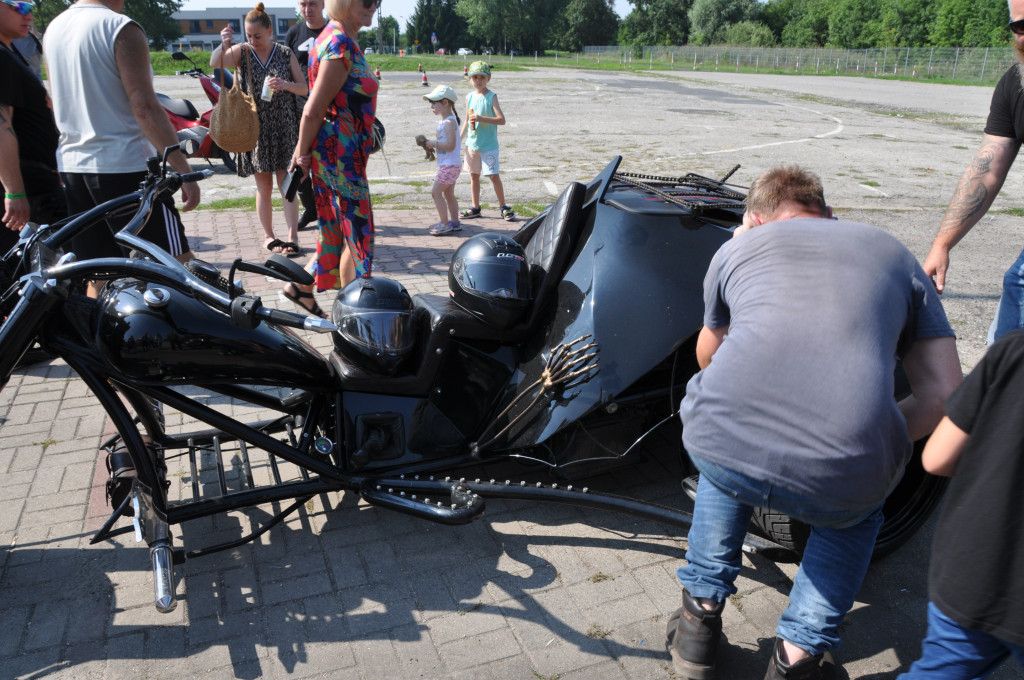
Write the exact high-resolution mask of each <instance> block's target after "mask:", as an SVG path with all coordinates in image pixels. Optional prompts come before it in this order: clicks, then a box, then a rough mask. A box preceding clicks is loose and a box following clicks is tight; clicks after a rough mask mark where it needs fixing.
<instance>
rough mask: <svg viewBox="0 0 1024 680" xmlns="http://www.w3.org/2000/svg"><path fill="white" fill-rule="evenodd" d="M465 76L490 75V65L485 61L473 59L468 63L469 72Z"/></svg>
mask: <svg viewBox="0 0 1024 680" xmlns="http://www.w3.org/2000/svg"><path fill="white" fill-rule="evenodd" d="M466 75H467V76H489V75H491V65H490V64H488V63H487V62H486V61H474V62H473V63H472V64H470V65H469V72H467V73H466Z"/></svg>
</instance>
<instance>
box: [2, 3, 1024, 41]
mask: <svg viewBox="0 0 1024 680" xmlns="http://www.w3.org/2000/svg"><path fill="white" fill-rule="evenodd" d="M4 1H5V2H6V1H7V0H4ZM1009 27H1010V30H1011V31H1013V33H1014V35H1024V19H1017V20H1016V21H1011V22H1010V23H1009Z"/></svg>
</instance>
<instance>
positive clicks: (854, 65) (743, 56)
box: [583, 45, 1016, 83]
mask: <svg viewBox="0 0 1024 680" xmlns="http://www.w3.org/2000/svg"><path fill="white" fill-rule="evenodd" d="M583 55H584V58H586V59H595V60H597V59H599V60H601V61H604V62H605V63H608V62H611V61H613V60H614V61H617V62H618V63H620V64H622V65H623V66H631V67H632V68H643V67H645V66H647V67H649V68H655V67H656V68H676V69H684V68H691V69H700V70H709V69H715V70H719V71H727V70H735V71H755V72H781V73H820V74H829V73H831V74H838V73H842V74H848V75H876V76H893V75H896V76H905V77H910V78H922V79H929V78H930V79H942V80H961V81H977V82H981V83H994V82H996V81H997V80H999V78H1000V76H1002V75H1003V72H1004V71H1006V69H1007V68H1009V67H1010V65H1011V64H1013V63H1014V62H1015V61H1016V55H1015V54H1014V51H1013V49H1012V48H1010V47H878V48H872V49H866V50H842V49H828V48H799V47H774V48H773V47H727V46H724V45H712V46H700V45H684V46H682V47H645V48H643V49H642V50H636V49H633V48H629V47H615V46H612V47H584V48H583Z"/></svg>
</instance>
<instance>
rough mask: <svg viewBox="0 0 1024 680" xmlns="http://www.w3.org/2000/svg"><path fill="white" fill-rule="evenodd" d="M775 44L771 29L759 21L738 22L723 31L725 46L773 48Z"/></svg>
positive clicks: (776, 40)
mask: <svg viewBox="0 0 1024 680" xmlns="http://www.w3.org/2000/svg"><path fill="white" fill-rule="evenodd" d="M777 42H778V39H777V38H776V37H775V33H774V32H773V31H772V29H770V28H769V27H768V25H767V24H764V23H762V22H760V21H740V22H737V23H735V24H731V25H730V26H729V27H728V28H726V29H725V44H726V45H744V46H750V47H774V46H775V44H776V43H777Z"/></svg>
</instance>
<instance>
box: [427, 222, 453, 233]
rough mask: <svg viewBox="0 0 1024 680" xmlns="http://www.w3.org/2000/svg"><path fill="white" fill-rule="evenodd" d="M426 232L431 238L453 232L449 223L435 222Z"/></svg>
mask: <svg viewBox="0 0 1024 680" xmlns="http://www.w3.org/2000/svg"><path fill="white" fill-rule="evenodd" d="M428 231H429V232H430V234H431V236H440V235H442V234H447V233H448V232H450V231H455V230H454V229H452V223H451V222H435V223H434V224H431V225H430V229H429V230H428Z"/></svg>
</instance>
